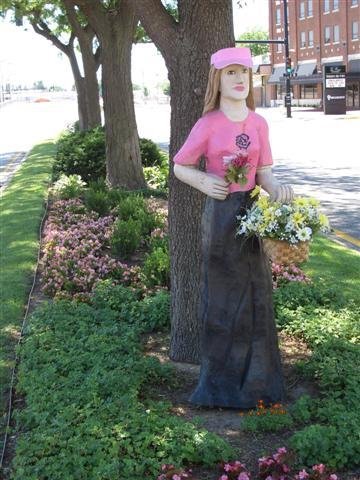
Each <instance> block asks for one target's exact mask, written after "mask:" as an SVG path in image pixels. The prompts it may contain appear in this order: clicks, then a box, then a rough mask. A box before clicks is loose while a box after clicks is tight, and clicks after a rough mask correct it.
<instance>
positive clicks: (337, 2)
mask: <svg viewBox="0 0 360 480" xmlns="http://www.w3.org/2000/svg"><path fill="white" fill-rule="evenodd" d="M333 10H339V0H334V4H333Z"/></svg>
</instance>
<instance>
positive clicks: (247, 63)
mask: <svg viewBox="0 0 360 480" xmlns="http://www.w3.org/2000/svg"><path fill="white" fill-rule="evenodd" d="M213 65H214V67H215V68H217V69H220V68H225V67H228V66H229V65H244V66H245V67H249V68H252V66H253V63H252V61H251V60H246V59H244V60H242V61H241V62H240V61H239V60H236V59H234V58H233V59H229V60H218V61H215V62H214V63H213Z"/></svg>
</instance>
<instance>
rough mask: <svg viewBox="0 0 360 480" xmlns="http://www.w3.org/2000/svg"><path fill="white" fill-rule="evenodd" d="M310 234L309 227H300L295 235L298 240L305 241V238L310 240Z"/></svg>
mask: <svg viewBox="0 0 360 480" xmlns="http://www.w3.org/2000/svg"><path fill="white" fill-rule="evenodd" d="M311 234H312V230H311V228H310V227H305V228H301V229H300V230H299V231H298V232H297V234H296V236H297V238H298V239H299V240H300V242H306V241H307V240H310V238H311Z"/></svg>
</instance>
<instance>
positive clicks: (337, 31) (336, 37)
mask: <svg viewBox="0 0 360 480" xmlns="http://www.w3.org/2000/svg"><path fill="white" fill-rule="evenodd" d="M339 42H340V28H339V25H334V43H339Z"/></svg>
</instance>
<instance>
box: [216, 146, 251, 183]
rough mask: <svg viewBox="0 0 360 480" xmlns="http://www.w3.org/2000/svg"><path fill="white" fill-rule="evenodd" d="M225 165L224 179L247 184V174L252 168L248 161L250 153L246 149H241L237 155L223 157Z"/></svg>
mask: <svg viewBox="0 0 360 480" xmlns="http://www.w3.org/2000/svg"><path fill="white" fill-rule="evenodd" d="M223 165H224V168H225V171H226V173H225V175H224V179H225V180H226V181H227V182H229V183H238V184H239V185H246V183H247V181H248V179H247V174H248V173H249V171H250V168H252V165H251V164H250V163H249V161H248V153H247V151H246V150H239V152H238V153H237V154H236V155H230V156H227V157H223Z"/></svg>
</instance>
